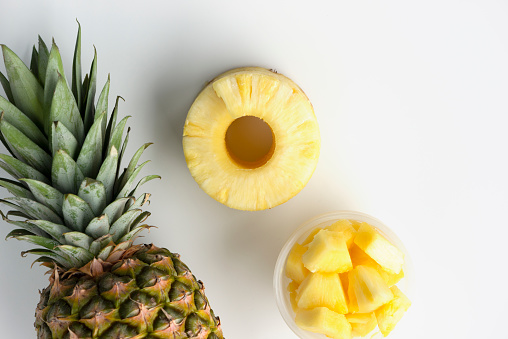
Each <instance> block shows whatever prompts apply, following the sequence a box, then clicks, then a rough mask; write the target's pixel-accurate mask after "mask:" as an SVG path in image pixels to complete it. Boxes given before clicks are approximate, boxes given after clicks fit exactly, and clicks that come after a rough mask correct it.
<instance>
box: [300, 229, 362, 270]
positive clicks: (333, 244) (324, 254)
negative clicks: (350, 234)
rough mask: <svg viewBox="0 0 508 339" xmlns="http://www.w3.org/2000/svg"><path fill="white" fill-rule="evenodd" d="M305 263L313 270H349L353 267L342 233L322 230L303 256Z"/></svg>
mask: <svg viewBox="0 0 508 339" xmlns="http://www.w3.org/2000/svg"><path fill="white" fill-rule="evenodd" d="M302 262H303V265H304V266H305V267H306V268H307V269H308V270H309V271H311V272H335V273H341V272H347V271H349V270H350V269H352V268H353V264H352V263H351V258H350V257H349V251H348V248H347V244H346V241H345V239H344V237H343V235H342V233H338V232H332V231H328V230H321V231H319V232H318V233H317V234H316V235H315V236H314V240H312V242H311V243H310V244H309V249H308V250H307V252H305V253H304V254H303V256H302Z"/></svg>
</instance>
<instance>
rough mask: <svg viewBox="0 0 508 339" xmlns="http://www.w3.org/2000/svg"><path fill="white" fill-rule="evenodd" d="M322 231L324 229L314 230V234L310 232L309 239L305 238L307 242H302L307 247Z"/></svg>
mask: <svg viewBox="0 0 508 339" xmlns="http://www.w3.org/2000/svg"><path fill="white" fill-rule="evenodd" d="M321 230H322V228H315V229H313V230H312V232H310V234H309V236H308V237H307V238H305V240H304V241H303V242H302V245H303V246H306V245H308V244H310V243H311V241H312V240H314V237H315V236H316V234H318V232H319V231H321Z"/></svg>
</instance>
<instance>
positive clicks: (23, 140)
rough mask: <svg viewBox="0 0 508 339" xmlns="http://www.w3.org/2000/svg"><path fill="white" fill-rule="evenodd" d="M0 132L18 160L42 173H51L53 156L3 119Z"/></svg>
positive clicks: (0, 122)
mask: <svg viewBox="0 0 508 339" xmlns="http://www.w3.org/2000/svg"><path fill="white" fill-rule="evenodd" d="M0 131H1V132H2V135H3V136H4V138H5V140H6V141H7V144H8V145H9V148H10V149H11V150H12V151H13V152H14V154H15V155H16V158H18V159H20V160H22V161H23V162H25V163H26V164H28V165H30V166H32V167H33V168H36V169H38V170H39V171H40V172H42V173H50V169H51V156H50V155H49V154H48V153H46V151H44V150H43V149H42V148H40V147H39V146H38V145H37V144H36V143H34V142H33V141H32V140H30V139H29V138H28V137H27V136H26V135H24V134H23V133H22V132H21V131H20V130H19V129H17V128H16V127H14V126H12V125H11V124H9V123H8V122H7V121H6V120H5V119H3V118H0Z"/></svg>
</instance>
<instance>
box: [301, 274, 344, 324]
mask: <svg viewBox="0 0 508 339" xmlns="http://www.w3.org/2000/svg"><path fill="white" fill-rule="evenodd" d="M296 299H297V301H298V308H302V309H311V308H314V307H321V306H322V307H328V308H329V309H331V310H333V311H335V312H337V313H340V314H346V313H348V308H347V302H346V296H345V294H344V290H343V288H342V284H341V282H340V279H339V275H338V274H336V273H311V274H309V276H307V278H305V280H304V281H303V282H302V284H301V285H300V287H299V288H298V294H297V297H296Z"/></svg>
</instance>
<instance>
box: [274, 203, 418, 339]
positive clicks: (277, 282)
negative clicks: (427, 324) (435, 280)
mask: <svg viewBox="0 0 508 339" xmlns="http://www.w3.org/2000/svg"><path fill="white" fill-rule="evenodd" d="M342 219H348V220H356V221H360V222H366V223H368V224H370V225H371V226H373V227H375V228H376V229H377V230H378V231H379V232H380V233H381V234H382V235H383V236H384V237H385V238H386V239H387V240H388V241H390V242H391V243H392V244H393V245H394V246H396V247H397V248H398V249H399V250H401V251H402V252H403V253H404V265H403V268H402V269H403V270H404V278H402V279H401V281H399V282H398V283H397V287H399V289H400V290H401V291H402V292H403V293H404V294H405V295H406V296H408V298H409V299H411V296H412V286H413V277H414V274H413V266H412V263H411V258H410V257H409V254H408V252H407V250H406V248H405V247H404V245H403V244H402V242H401V241H400V239H399V238H398V237H397V236H396V235H395V233H393V231H392V230H390V229H389V228H388V227H387V226H386V225H385V224H383V223H382V222H381V221H379V220H378V219H376V218H374V217H371V216H370V215H367V214H364V213H361V212H354V211H338V212H331V213H326V214H322V215H319V216H317V217H314V218H312V219H310V220H308V221H306V222H304V223H303V224H302V225H300V227H298V228H297V229H296V231H295V232H294V233H293V234H292V235H291V236H290V237H289V239H288V240H287V241H286V244H285V245H284V246H283V247H282V250H281V251H280V254H279V257H278V259H277V263H276V264H275V272H274V275H273V287H274V290H275V297H276V300H277V306H278V308H279V311H280V314H281V315H282V318H284V321H285V322H286V324H287V325H288V326H289V328H291V330H292V331H293V332H294V333H295V334H296V335H297V336H298V337H299V338H302V339H329V338H328V337H327V336H325V335H323V334H319V333H313V332H309V331H305V330H303V329H301V328H300V327H298V326H297V325H296V323H295V316H296V314H295V312H294V311H293V309H292V307H291V302H290V300H289V292H288V290H287V286H288V284H289V283H290V282H291V280H290V279H289V278H288V277H286V275H285V274H284V271H285V266H286V260H287V257H288V254H289V252H290V251H291V248H293V245H294V244H295V243H297V242H298V243H302V242H303V241H304V240H305V239H306V238H307V237H308V236H309V234H310V233H311V232H312V231H313V230H314V229H315V228H323V227H326V226H330V225H331V224H333V223H334V222H335V221H337V220H342ZM401 321H404V318H402V320H401ZM367 337H368V338H372V339H377V338H383V336H382V335H381V333H380V332H379V330H378V329H377V328H376V330H374V331H373V332H372V333H371V334H369V335H368V336H367Z"/></svg>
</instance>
